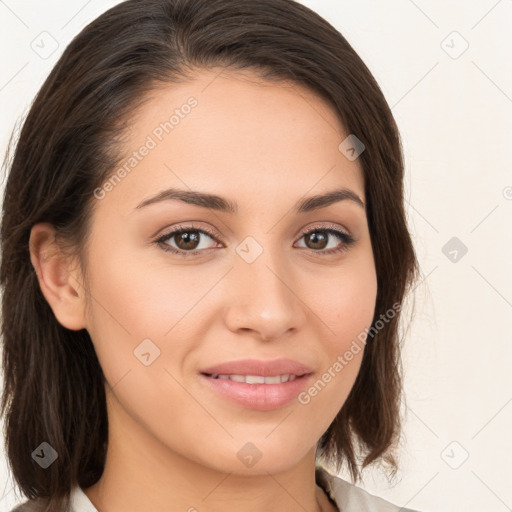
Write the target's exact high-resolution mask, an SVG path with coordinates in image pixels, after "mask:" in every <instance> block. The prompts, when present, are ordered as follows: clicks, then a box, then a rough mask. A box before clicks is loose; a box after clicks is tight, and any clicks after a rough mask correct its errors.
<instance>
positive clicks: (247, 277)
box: [225, 250, 307, 341]
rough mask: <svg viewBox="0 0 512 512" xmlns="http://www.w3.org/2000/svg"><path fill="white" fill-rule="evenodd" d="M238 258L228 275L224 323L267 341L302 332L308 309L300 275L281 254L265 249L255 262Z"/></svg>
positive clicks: (238, 330) (231, 328)
mask: <svg viewBox="0 0 512 512" xmlns="http://www.w3.org/2000/svg"><path fill="white" fill-rule="evenodd" d="M249 261H251V260H250V259H246V258H244V256H243V254H242V256H238V255H237V256H236V257H235V263H234V268H233V269H232V270H231V272H230V273H229V278H228V279H229V283H228V288H229V290H230V291H229V293H228V295H227V297H228V299H227V300H228V302H227V304H226V307H227V312H226V316H225V323H226V325H227V327H228V328H229V329H230V330H231V331H233V332H238V333H241V332H242V331H248V332H251V333H253V334H254V335H256V336H257V338H260V339H262V340H264V341H270V340H276V339H279V338H282V337H284V336H287V335H289V334H290V333H292V332H293V331H297V330H299V329H301V327H302V326H303V325H304V323H305V321H306V312H305V309H307V306H306V305H305V303H304V297H301V294H302V293H303V291H302V289H301V283H300V282H298V276H297V274H296V273H294V272H293V269H292V268H291V267H290V265H289V263H287V262H286V261H284V257H283V256H282V255H279V256H277V255H273V254H271V252H270V250H264V251H262V252H261V254H260V255H259V256H258V257H257V258H256V259H255V260H254V261H252V262H249Z"/></svg>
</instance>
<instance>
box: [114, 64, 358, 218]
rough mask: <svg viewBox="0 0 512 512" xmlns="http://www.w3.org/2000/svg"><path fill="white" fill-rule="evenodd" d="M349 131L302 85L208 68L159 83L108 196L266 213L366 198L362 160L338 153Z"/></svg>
mask: <svg viewBox="0 0 512 512" xmlns="http://www.w3.org/2000/svg"><path fill="white" fill-rule="evenodd" d="M347 135H348V133H346V132H345V129H344V127H343V126H342V124H341V122H340V120H339V118H338V116H337V114H336V112H335V111H334V110H333V109H332V107H331V106H330V105H329V103H328V102H327V101H325V100H324V99H323V98H321V97H319V96H318V95H316V94H315V93H313V92H311V91H310V90H308V89H306V88H304V87H302V86H300V85H298V84H296V83H293V82H290V81H287V82H268V81H265V80H263V79H261V78H260V77H259V76H258V75H257V74H256V73H255V72H253V71H248V70H244V72H243V73H242V72H232V71H229V72H228V71H226V70H222V69H221V70H219V69H217V70H209V71H201V72H198V73H197V74H195V75H194V78H193V79H192V80H189V81H187V82H183V83H179V84H175V83H172V84H166V85H159V86H158V87H156V88H155V89H153V90H152V91H151V93H150V94H149V95H148V97H147V99H146V101H145V102H144V103H143V104H142V105H141V106H140V107H139V108H138V109H137V111H136V112H134V113H133V115H132V116H131V118H130V120H129V122H128V123H127V128H126V130H125V133H124V141H125V142H124V146H123V151H122V153H121V154H122V157H121V159H120V161H119V162H118V164H117V168H116V169H120V168H122V167H124V170H125V172H122V173H121V174H122V175H123V177H122V179H121V180H119V183H117V184H116V185H115V187H114V189H115V190H113V192H112V193H109V194H108V199H109V201H116V200H117V201H123V202H124V203H126V204H129V205H131V206H132V207H133V208H134V207H135V206H136V205H137V204H139V203H140V200H141V198H144V197H145V196H148V195H151V194H154V193H155V192H157V191H158V190H161V189H163V188H167V187H179V188H182V189H185V190H186V189H190V190H200V191H207V192H211V193H215V194H218V195H222V196H225V197H237V198H238V201H237V202H238V203H243V204H253V205H254V206H255V207H259V203H258V200H262V201H263V202H264V203H265V204H268V202H269V201H271V202H277V203H282V202H283V200H287V198H289V200H290V201H292V202H293V203H295V202H296V201H297V199H299V198H300V197H302V196H304V195H312V194H314V193H320V192H322V191H324V190H330V189H333V188H339V187H340V186H346V187H348V188H350V189H352V190H353V191H354V192H356V193H357V194H358V195H359V197H360V198H361V199H363V200H364V177H363V172H362V169H361V167H360V164H359V162H358V161H357V160H355V161H351V160H349V159H347V158H346V157H345V156H344V155H343V154H342V153H341V152H340V150H339V149H338V147H339V145H340V143H341V141H342V140H343V139H345V138H346V137H347ZM144 148H146V149H144ZM142 153H143V154H142ZM308 192H309V193H310V194H308Z"/></svg>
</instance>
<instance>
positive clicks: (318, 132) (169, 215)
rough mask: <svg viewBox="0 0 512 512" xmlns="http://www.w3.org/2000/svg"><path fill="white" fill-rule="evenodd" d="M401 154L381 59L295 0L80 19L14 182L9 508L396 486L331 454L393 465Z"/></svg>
mask: <svg viewBox="0 0 512 512" xmlns="http://www.w3.org/2000/svg"><path fill="white" fill-rule="evenodd" d="M402 179H403V161H402V154H401V146H400V138H399V133H398V130H397V127H396V124H395V122H394V120H393V117H392V115H391V112H390V110H389V107H388V105H387V104H386V101H385V99H384V97H383V95H382V93H381V91H380V89H379V87H378V85H377V83H376V81H375V80H374V78H373V77H372V75H371V73H370V72H369V70H368V69H367V67H366V66H365V65H364V63H363V62H362V61H361V59H360V58H359V57H358V55H357V54H356V52H355V51H354V50H353V49H352V48H351V46H350V45H349V44H348V43H347V41H346V40H345V39H344V38H343V36H342V35H341V34H340V33H339V32H338V31H337V30H335V29H334V28H333V27H332V26H331V25H330V24H328V23H327V22H326V21H325V20H324V19H322V18H321V17H320V16H318V15H317V14H315V13H314V12H313V11H311V10H309V9H308V8H306V7H304V6H302V5H300V4H299V3H296V2H294V1H291V0H244V1H239V0H150V1H147V2H139V1H135V0H129V1H127V2H123V3H120V4H118V5H117V6H115V7H114V8H112V9H110V10H109V11H108V12H106V13H105V14H103V15H102V16H100V17H99V18H98V19H96V20H95V21H93V22H92V23H91V24H90V25H89V26H87V27H86V28H85V29H84V30H83V31H82V32H81V33H80V34H79V35H78V36H77V37H76V38H75V39H74V40H73V41H72V42H71V44H70V45H69V46H68V48H67V49H66V50H65V52H64V54H63V55H62V57H61V58H60V59H59V61H58V63H57V64H56V66H55V68H54V69H53V70H52V72H51V74H50V76H49V77H48V79H47V80H46V82H45V83H44V85H43V87H42V88H41V90H40V91H39V93H38V95H37V97H36V99H35V102H34V104H33V105H32V108H31V110H30V112H29V114H28V116H27V119H26V121H25V123H24V126H23V129H22V131H21V134H20V137H19V140H18V142H17V145H16V148H15V151H14V154H13V156H12V158H11V162H10V168H9V174H8V180H7V183H6V188H5V197H4V205H3V217H2V230H1V243H2V263H1V269H0V278H1V283H2V286H3V303H2V313H3V314H2V322H3V343H4V347H3V348H4V357H3V370H4V375H5V377H4V379H5V388H4V393H3V400H2V414H5V421H6V448H7V456H8V461H9V464H10V467H11V470H12V473H13V475H14V478H15V480H16V483H17V485H18V486H19V487H20V489H21V490H22V491H23V493H24V494H25V495H26V496H27V497H28V498H29V501H27V502H26V503H25V504H23V505H21V506H20V507H19V508H17V509H16V510H22V511H23V510H45V511H48V510H52V511H58V512H61V511H65V510H70V507H71V510H74V511H76V512H82V511H84V512H85V511H91V512H94V511H96V510H97V511H101V512H118V511H121V510H122V511H126V510H151V511H152V512H159V511H160V510H162V511H163V510H165V511H169V510H172V511H175V510H176V511H178V510H180V511H181V510H188V511H195V510H198V511H201V512H203V511H208V512H213V511H218V510H222V511H230V510H235V509H236V510H244V511H253V512H258V511H266V510H273V511H278V512H279V511H295V510H308V511H312V512H313V511H315V512H319V511H322V512H326V511H329V512H333V511H336V510H343V511H356V510H357V511H360V510H368V511H377V510H398V509H399V508H398V507H395V506H394V505H392V504H391V503H389V502H387V501H385V500H382V499H380V498H377V497H375V496H372V495H371V494H369V493H367V492H365V491H364V490H362V489H361V488H359V487H357V486H356V485H354V484H351V483H349V482H346V481H344V480H342V479H341V478H339V477H337V476H335V473H336V472H338V471H339V470H340V469H341V467H342V466H343V464H346V466H347V467H348V469H349V470H350V471H351V474H352V476H353V479H354V480H355V482H357V481H358V480H360V479H361V473H362V470H363V469H364V468H365V467H368V466H369V465H371V464H377V463H383V464H384V465H385V466H387V468H388V469H389V470H390V472H391V474H393V472H394V471H396V469H397V461H396V457H395V456H394V450H395V449H396V447H397V445H398V441H399V436H400V417H399V412H400V396H401V377H400V350H399V337H398V320H399V316H400V311H401V306H402V302H403V300H404V298H405V295H406V293H407V290H408V288H409V286H410V285H411V283H412V282H413V281H414V279H415V276H416V273H417V270H418V268H417V261H416V258H415V253H414V250H413V245H412V242H411V239H410V235H409V233H408V230H407V225H406V219H405V215H404V208H403V186H402ZM360 460H362V464H361V463H360V462H359V461H360ZM401 510H406V509H401Z"/></svg>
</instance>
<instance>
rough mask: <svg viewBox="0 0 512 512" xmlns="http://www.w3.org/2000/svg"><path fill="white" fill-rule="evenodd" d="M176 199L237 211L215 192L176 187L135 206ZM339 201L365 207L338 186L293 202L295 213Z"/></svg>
mask: <svg viewBox="0 0 512 512" xmlns="http://www.w3.org/2000/svg"><path fill="white" fill-rule="evenodd" d="M171 200H177V201H182V202H184V203H187V204H193V205H195V206H200V207H202V208H209V209H212V210H216V211H219V212H225V213H230V214H235V213H237V212H238V204H237V203H236V202H234V201H231V200H229V199H226V198H224V197H221V196H218V195H216V194H209V193H206V192H199V191H197V190H182V189H178V188H168V189H166V190H163V191H162V192H160V193H158V194H157V195H155V196H153V197H150V198H149V199H145V200H144V201H142V202H141V203H140V204H139V205H137V207H136V208H135V209H136V210H137V209H141V208H145V207H147V206H149V205H152V204H155V203H160V202H162V201H171ZM340 201H352V202H354V203H356V204H357V205H359V206H360V207H361V208H363V209H365V208H366V206H365V204H364V202H363V201H362V200H361V198H360V197H359V196H358V195H357V194H356V193H355V192H354V191H353V190H350V189H348V188H340V189H336V190H332V191H330V192H326V193H323V194H318V195H315V196H310V197H307V198H305V199H303V198H301V199H299V200H298V201H297V202H296V203H295V212H296V213H308V212H312V211H314V210H319V209H321V208H326V207H327V206H330V205H331V204H334V203H337V202H340Z"/></svg>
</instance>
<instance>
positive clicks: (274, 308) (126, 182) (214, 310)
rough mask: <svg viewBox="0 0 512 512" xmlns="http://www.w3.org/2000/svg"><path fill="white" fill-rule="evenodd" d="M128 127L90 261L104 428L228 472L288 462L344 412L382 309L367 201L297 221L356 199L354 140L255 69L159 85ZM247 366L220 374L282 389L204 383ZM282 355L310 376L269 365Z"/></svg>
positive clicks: (324, 111)
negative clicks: (350, 149)
mask: <svg viewBox="0 0 512 512" xmlns="http://www.w3.org/2000/svg"><path fill="white" fill-rule="evenodd" d="M173 116H174V117H173ZM128 126H129V130H128V131H127V132H126V143H125V145H124V149H125V152H124V154H123V158H122V159H121V161H120V163H119V166H118V167H116V176H117V178H113V179H112V180H111V182H110V185H109V184H107V183H105V184H104V186H103V187H102V188H101V190H100V189H97V190H96V191H95V211H94V214H93V219H92V220H93V223H92V234H91V239H90V244H89V246H88V249H87V255H86V257H87V266H88V279H89V280H88V286H89V291H90V296H89V303H88V306H89V309H88V311H87V316H86V327H87V329H88V331H89V333H90V335H91V338H92V340H93V343H94V346H95V349H96V351H97V354H98V357H99V361H100V363H101V366H102V368H103V371H104V374H105V377H106V380H107V381H108V384H109V385H110V386H111V387H112V388H113V389H112V390H109V392H108V394H107V399H108V408H109V410H108V412H109V423H110V428H111V432H112V431H114V432H115V435H116V436H117V437H116V438H122V439H124V440H125V441H126V442H128V443H131V446H133V448H134V450H135V451H137V450H139V451H140V450H147V451H146V452H145V455H146V456H147V455H150V456H151V457H161V456H162V455H164V454H165V453H168V454H170V453H174V454H176V455H177V456H180V457H185V458H186V459H188V460H191V461H194V462H197V463H200V464H201V465H203V466H207V467H210V468H213V469H216V470H220V471H222V472H231V473H240V474H264V473H265V472H266V471H268V472H278V471H282V470H285V469H286V468H291V467H292V466H294V465H295V464H297V462H298V461H299V460H300V459H301V458H302V457H305V455H306V454H307V453H308V452H309V453H310V452H311V450H312V449H314V447H315V445H316V443H317V441H318V439H319V438H320V437H321V435H322V434H323V433H324V432H325V430H326V429H327V428H328V426H329V425H330V423H331V422H332V421H333V419H334V417H335V416H336V414H337V413H338V411H339V410H340V408H341V407H342V405H343V403H344V402H345V400H346V398H347V396H348V394H349V391H350V389H351V388H352V386H353V384H354V381H355V378H356V376H357V373H358V371H359V368H360V363H361V358H362V355H363V350H359V351H355V350H353V349H351V347H354V344H353V342H354V340H357V337H358V335H360V333H361V332H363V331H364V330H365V328H369V327H370V325H371V321H372V318H373V313H374V307H375V300H376V294H377V282H376V274H375V267H374V260H373V254H372V246H371V241H370V236H369V231H368V225H367V219H366V214H365V209H364V207H363V206H361V205H360V204H358V202H357V201H355V200H353V199H350V198H348V199H347V198H346V199H343V200H339V198H338V200H336V201H333V202H325V204H321V203H320V205H318V204H316V203H315V204H316V206H317V208H309V209H308V208H302V209H301V211H297V205H298V204H299V203H304V202H305V201H306V202H305V205H306V206H307V205H309V206H314V204H313V203H312V202H309V203H308V202H307V199H308V198H310V197H311V196H317V195H323V194H326V193H329V192H332V191H335V190H340V189H348V190H350V191H351V192H352V193H353V194H355V195H357V196H358V197H359V198H360V199H361V201H363V202H365V197H364V179H363V174H362V169H361V167H360V164H359V162H358V160H357V159H355V160H352V159H349V158H347V157H346V156H345V155H344V154H343V153H342V152H341V151H340V150H339V149H338V147H339V145H340V143H341V142H342V141H343V140H344V139H345V138H346V137H347V136H348V135H349V134H348V133H345V132H344V131H343V128H342V126H341V125H340V123H339V121H338V119H337V117H336V115H335V113H334V112H333V111H332V110H331V109H330V107H329V106H328V105H327V104H326V103H325V102H324V101H323V100H321V99H320V98H319V97H317V96H316V95H313V94H312V93H311V92H309V91H307V90H305V89H302V88H300V87H299V86H298V85H296V84H289V83H288V84H284V83H282V84H279V85H277V84H271V83H268V82H262V81H260V80H259V79H258V78H257V76H256V75H253V74H251V73H247V72H246V73H245V74H244V75H242V74H240V73H237V74H235V73H231V74H228V73H226V72H224V73H223V74H222V75H220V76H216V74H215V73H213V72H206V71H205V72H201V73H200V74H198V75H197V78H196V79H195V80H194V81H192V82H188V83H185V84H179V85H175V84H174V85H169V86H166V87H163V88H160V89H159V90H157V91H154V92H153V94H152V96H151V99H150V100H149V101H148V102H146V103H144V104H143V106H142V107H141V108H140V110H139V111H138V114H137V116H136V117H135V118H134V119H133V122H132V123H130V124H129V125H128ZM123 166H124V172H123V171H122V170H120V169H123ZM171 189H173V190H174V191H179V192H181V193H190V194H192V193H198V194H199V193H200V194H208V195H215V196H219V197H222V198H223V200H215V201H207V200H205V199H200V200H194V201H192V200H190V201H184V200H179V199H177V198H176V197H175V198H174V199H172V198H171V195H172V194H171V192H170V191H171ZM189 197H192V195H190V196H189ZM226 205H230V206H233V207H234V209H236V212H233V211H229V209H227V208H224V206H226ZM206 206H208V207H206ZM318 206H320V207H318ZM176 228H186V230H185V232H184V233H182V235H181V236H180V235H179V234H175V235H174V236H167V238H166V235H168V234H169V232H170V231H172V230H174V229H176ZM203 230H204V232H205V233H203ZM326 230H335V231H326ZM308 232H309V234H307V233H308ZM336 232H340V233H341V234H340V235H338V236H337V235H336ZM343 234H346V235H349V236H350V237H352V238H353V239H354V241H353V243H349V239H347V238H344V235H343ZM173 249H174V250H177V251H179V253H174V252H172V251H173ZM336 249H341V250H340V251H338V252H335V250H336ZM193 251H195V252H193ZM361 345H362V343H361V342H359V346H361ZM350 350H352V358H351V360H350V361H348V360H347V358H346V357H344V354H345V353H346V352H347V351H350ZM340 358H343V360H344V361H345V363H344V364H341V363H340ZM246 359H251V360H257V362H258V361H259V362H260V363H263V365H262V366H258V365H256V366H254V367H251V366H248V367H243V368H236V367H234V368H228V369H226V368H224V369H221V371H220V372H219V373H221V374H222V372H224V373H223V375H228V374H238V375H242V379H243V380H245V375H255V376H260V377H261V376H265V375H266V376H267V377H269V376H274V379H267V381H266V383H256V384H254V383H250V381H251V378H249V379H248V380H249V383H246V382H237V380H236V379H238V381H240V380H242V379H241V378H240V377H238V378H237V377H235V378H234V379H235V380H233V379H232V378H231V377H230V378H229V379H226V378H219V379H214V378H213V377H208V376H206V375H204V373H205V372H206V370H208V369H211V368H212V367H215V366H217V365H221V364H224V363H228V362H237V361H241V360H246ZM281 359H286V360H291V361H295V362H296V363H297V365H301V367H302V370H300V369H299V368H295V369H294V368H293V367H287V366H286V365H285V366H273V367H271V366H268V365H266V364H265V363H268V362H275V361H278V360H281ZM336 362H338V363H339V365H340V364H341V366H342V368H341V369H340V366H339V365H336V364H335V363H336ZM278 363H279V361H278ZM329 369H330V375H331V378H330V379H327V378H324V379H323V380H322V375H323V374H324V373H325V372H328V371H329ZM304 371H307V372H309V373H308V374H307V375H305V376H303V377H296V378H295V380H292V381H290V382H282V383H279V384H277V383H272V382H275V381H276V379H275V377H276V375H282V374H288V373H294V372H295V374H297V375H299V374H302V373H304ZM206 373H208V372H206ZM284 379H285V378H284V377H283V380H284ZM319 379H320V380H321V381H322V384H321V385H319V384H318V383H317V387H316V393H315V391H313V392H311V393H310V392H308V390H309V389H310V388H311V387H312V386H314V385H315V383H316V382H317V381H318V380H319ZM280 380H281V377H279V381H280ZM327 380H328V382H326V381H327ZM259 381H261V378H260V379H258V378H257V379H255V382H259ZM149 447H151V448H149ZM152 449H153V451H152V452H151V454H149V453H148V451H149V450H152ZM251 457H252V459H251ZM251 460H252V461H253V462H251ZM254 461H256V462H254Z"/></svg>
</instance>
